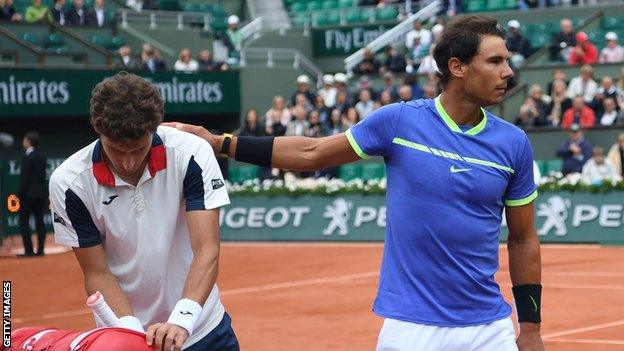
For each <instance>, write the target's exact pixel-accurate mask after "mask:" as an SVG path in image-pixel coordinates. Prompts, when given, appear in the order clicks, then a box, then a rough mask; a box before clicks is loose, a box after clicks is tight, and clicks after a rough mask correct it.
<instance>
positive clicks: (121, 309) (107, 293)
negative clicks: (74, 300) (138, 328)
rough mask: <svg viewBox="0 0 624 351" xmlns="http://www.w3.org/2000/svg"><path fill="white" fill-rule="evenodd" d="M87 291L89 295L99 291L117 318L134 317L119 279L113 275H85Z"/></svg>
mask: <svg viewBox="0 0 624 351" xmlns="http://www.w3.org/2000/svg"><path fill="white" fill-rule="evenodd" d="M85 289H86V290H87V294H88V295H91V294H93V293H95V292H96V291H99V292H100V293H101V294H102V295H103V296H104V299H105V300H106V303H108V305H109V306H110V308H111V309H112V310H113V312H115V314H116V315H117V317H119V318H121V317H123V316H133V315H134V312H133V311H132V307H131V306H130V302H129V301H128V298H127V297H126V294H125V293H124V292H123V291H122V290H121V287H120V286H119V282H118V281H117V278H115V276H114V275H112V274H111V273H87V274H85Z"/></svg>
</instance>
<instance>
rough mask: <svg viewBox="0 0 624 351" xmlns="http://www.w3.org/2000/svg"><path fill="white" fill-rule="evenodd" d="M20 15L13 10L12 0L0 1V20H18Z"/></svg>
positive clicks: (20, 18) (20, 17)
mask: <svg viewBox="0 0 624 351" xmlns="http://www.w3.org/2000/svg"><path fill="white" fill-rule="evenodd" d="M21 20H22V15H21V14H19V13H18V12H17V11H15V7H13V0H3V1H0V21H11V22H19V21H21Z"/></svg>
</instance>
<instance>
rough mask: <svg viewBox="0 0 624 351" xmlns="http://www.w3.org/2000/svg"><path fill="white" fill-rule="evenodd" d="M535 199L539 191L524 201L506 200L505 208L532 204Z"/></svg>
mask: <svg viewBox="0 0 624 351" xmlns="http://www.w3.org/2000/svg"><path fill="white" fill-rule="evenodd" d="M535 198H537V190H535V191H534V192H533V193H532V194H531V195H529V196H527V197H525V198H523V199H518V200H505V206H511V207H517V206H524V205H526V204H529V203H531V201H533V200H535Z"/></svg>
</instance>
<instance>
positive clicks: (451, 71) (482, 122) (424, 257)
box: [177, 16, 544, 351]
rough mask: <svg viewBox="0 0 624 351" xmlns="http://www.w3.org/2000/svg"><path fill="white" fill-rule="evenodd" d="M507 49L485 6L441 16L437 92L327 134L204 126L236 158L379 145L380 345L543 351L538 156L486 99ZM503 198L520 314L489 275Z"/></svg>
mask: <svg viewBox="0 0 624 351" xmlns="http://www.w3.org/2000/svg"><path fill="white" fill-rule="evenodd" d="M509 57H510V54H509V52H508V51H507V49H506V47H505V41H504V31H503V29H502V28H501V27H500V26H499V25H498V23H497V22H496V20H495V19H493V18H490V17H485V16H468V17H462V18H456V19H454V20H452V21H451V22H449V23H448V25H447V27H446V28H445V30H444V32H443V35H442V39H441V41H440V43H439V44H438V45H437V46H436V48H435V51H434V58H435V60H436V62H437V64H438V67H440V76H441V81H442V83H443V85H444V89H443V92H442V94H441V95H440V96H438V97H437V98H435V99H433V100H414V101H410V102H407V103H400V104H393V105H389V106H385V107H382V108H380V109H378V110H376V111H375V112H373V113H372V114H371V115H369V116H368V117H367V118H366V119H365V120H363V121H362V122H360V123H359V124H357V125H355V126H353V127H352V128H351V129H349V130H348V131H347V132H346V133H342V134H337V135H333V136H329V137H325V138H320V139H319V138H305V137H279V138H272V137H268V138H249V137H238V138H237V137H233V136H231V135H224V136H214V135H212V134H210V133H208V132H207V131H205V130H204V129H203V128H201V127H195V126H189V125H182V124H177V127H178V128H179V129H182V130H185V131H189V132H191V133H194V134H197V135H200V136H201V137H203V138H205V139H206V140H208V141H209V142H210V144H211V145H212V147H213V149H214V150H215V151H217V152H219V153H221V154H224V155H227V156H229V157H233V158H236V159H237V160H240V161H243V162H249V163H254V164H258V165H263V166H271V167H278V168H285V169H293V170H315V169H321V168H325V167H329V166H335V165H339V164H343V163H348V162H353V161H356V160H359V159H361V158H369V157H370V156H373V155H376V156H383V158H384V160H385V163H386V166H387V173H388V188H387V189H388V190H387V195H386V197H387V216H388V217H387V226H386V235H385V247H384V255H383V261H382V264H381V274H380V282H379V290H378V293H377V298H376V299H375V303H374V307H373V309H374V311H375V313H376V314H378V315H379V316H382V317H384V318H385V321H384V324H383V327H382V329H381V332H380V335H379V339H378V343H377V350H379V351H381V350H406V351H407V350H410V351H412V350H444V351H471V350H474V351H512V350H521V351H529V350H531V351H533V350H538V351H541V350H543V349H544V346H543V343H542V339H541V336H540V321H541V320H540V300H541V285H540V281H541V262H540V247H539V241H538V238H537V233H536V231H535V228H534V203H533V202H534V199H535V198H536V197H537V191H536V187H535V183H534V181H533V156H532V151H531V145H530V144H529V140H528V138H527V136H526V134H525V133H524V132H523V131H522V130H520V129H518V128H516V127H515V126H513V125H512V124H510V123H507V122H506V121H504V120H502V119H501V118H499V117H496V116H494V115H492V114H491V113H489V112H487V111H485V110H484V109H483V107H484V106H489V105H495V104H498V103H500V102H501V101H502V99H503V96H504V94H505V91H506V89H507V81H508V79H509V78H511V77H512V75H513V72H512V70H511V69H510V68H509V65H508V60H509ZM503 209H506V216H507V224H508V227H509V238H508V242H507V247H508V250H509V270H510V275H511V280H512V283H513V286H514V287H513V293H514V297H515V301H516V307H517V311H518V319H519V322H520V331H519V335H518V336H517V338H516V336H515V332H514V329H513V324H512V322H511V320H510V314H511V308H510V306H509V305H508V304H507V303H506V302H505V301H504V299H503V296H502V294H501V292H500V288H499V286H498V284H497V283H496V281H495V280H494V275H495V273H496V272H497V270H498V235H499V232H500V225H501V219H502V218H501V217H502V213H503Z"/></svg>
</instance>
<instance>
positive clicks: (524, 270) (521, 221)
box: [506, 202, 544, 351]
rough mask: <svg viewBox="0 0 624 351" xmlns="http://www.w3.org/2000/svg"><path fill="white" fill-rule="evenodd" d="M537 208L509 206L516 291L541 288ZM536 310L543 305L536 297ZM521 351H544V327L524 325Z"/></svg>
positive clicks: (513, 278)
mask: <svg viewBox="0 0 624 351" xmlns="http://www.w3.org/2000/svg"><path fill="white" fill-rule="evenodd" d="M534 210H535V204H534V202H531V203H529V204H526V205H523V206H517V207H514V206H507V207H506V214H507V226H508V228H509V236H508V239H507V249H508V251H509V274H510V276H511V282H512V283H513V286H514V287H517V286H523V285H528V284H530V285H534V284H540V282H541V279H542V277H541V275H542V274H541V269H542V268H541V267H542V262H541V257H540V244H539V240H538V238H537V232H536V231H535V222H534V220H535V218H534ZM534 303H535V306H534V308H535V310H536V311H538V310H539V308H540V307H541V306H539V304H540V301H539V298H538V297H535V301H534ZM518 347H519V348H520V350H521V351H525V350H527V351H528V350H543V349H544V346H543V344H542V339H541V336H540V323H531V322H521V323H520V335H519V337H518Z"/></svg>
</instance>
